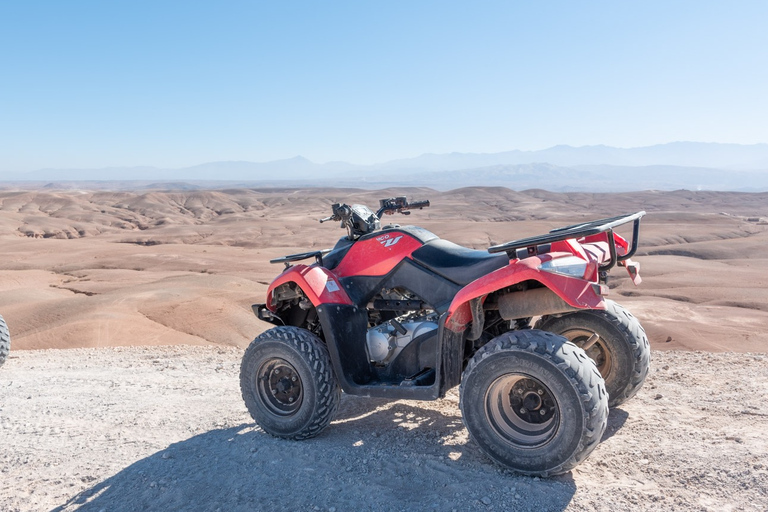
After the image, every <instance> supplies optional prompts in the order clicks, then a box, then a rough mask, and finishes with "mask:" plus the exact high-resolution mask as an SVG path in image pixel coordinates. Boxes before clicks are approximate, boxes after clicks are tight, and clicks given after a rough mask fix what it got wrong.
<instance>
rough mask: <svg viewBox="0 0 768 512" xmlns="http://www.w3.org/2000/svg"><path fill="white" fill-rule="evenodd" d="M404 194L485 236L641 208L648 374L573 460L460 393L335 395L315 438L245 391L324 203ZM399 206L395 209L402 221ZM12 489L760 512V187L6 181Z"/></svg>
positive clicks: (137, 502)
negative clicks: (261, 422) (283, 432)
mask: <svg viewBox="0 0 768 512" xmlns="http://www.w3.org/2000/svg"><path fill="white" fill-rule="evenodd" d="M394 195H408V196H409V197H412V198H415V199H430V200H431V201H432V205H433V206H432V207H430V208H428V209H425V210H423V211H417V212H414V213H413V214H412V215H411V216H410V217H397V218H392V220H393V221H396V222H399V223H402V224H405V223H413V224H417V225H420V226H423V227H425V228H427V229H429V230H431V231H433V232H435V233H437V234H439V235H441V236H442V237H443V238H447V239H450V240H452V241H454V242H456V243H460V244H463V245H466V246H469V247H474V248H485V247H487V246H488V245H491V244H496V243H501V242H504V241H507V240H511V239H515V238H521V237H524V236H529V235H534V234H539V233H542V232H545V231H547V230H549V229H552V228H555V227H559V226H561V225H566V224H571V223H574V222H577V221H583V220H591V219H594V218H600V217H608V216H613V215H616V214H619V213H629V212H634V211H638V210H646V211H647V212H648V215H647V216H646V217H645V218H644V219H643V222H642V227H641V246H640V250H639V251H638V254H637V256H636V257H635V259H636V260H638V261H640V263H641V265H642V268H641V275H642V276H643V280H644V281H643V283H642V284H641V285H640V286H639V287H635V286H634V285H633V284H632V283H631V281H630V280H629V279H628V278H627V276H626V275H622V274H621V272H620V269H615V270H614V271H613V272H612V274H611V275H612V280H611V281H610V283H609V284H610V286H611V298H613V299H614V300H616V301H617V302H620V303H622V304H623V305H625V306H626V307H628V308H629V309H630V310H631V311H632V312H633V313H634V314H635V315H636V316H637V317H638V318H639V319H640V321H641V322H642V323H643V325H644V326H645V328H646V330H647V332H648V334H649V338H650V340H651V346H652V351H653V362H652V370H651V374H650V376H649V379H648V381H647V382H646V385H645V387H644V388H643V389H642V390H641V392H640V393H639V395H638V396H637V397H635V398H634V399H632V400H631V401H630V402H628V403H627V404H625V405H623V406H621V407H619V408H617V409H615V410H613V411H612V412H611V417H610V421H609V429H608V431H606V434H605V436H604V440H603V443H601V445H600V446H599V447H598V449H597V450H596V451H595V452H594V453H593V454H592V455H591V456H590V457H589V459H587V461H586V462H585V463H583V464H582V465H580V466H579V467H578V468H577V469H575V470H574V471H572V472H571V473H569V474H568V475H564V476H561V477H557V478H553V479H549V480H540V479H534V478H528V477H520V476H516V475H513V474H511V473H509V472H507V471H505V470H503V469H500V468H499V467H498V466H495V465H494V464H493V463H491V462H490V461H489V460H488V459H486V458H485V457H484V456H483V455H482V454H481V453H480V452H479V450H478V449H477V448H476V447H475V446H474V445H473V443H472V442H471V441H469V440H468V438H467V433H466V431H465V430H464V428H463V426H462V424H461V419H460V414H459V411H458V395H457V394H456V392H455V390H454V392H452V393H450V394H449V395H448V396H447V397H446V398H445V399H443V400H440V401H438V402H434V403H417V402H407V401H397V402H386V401H378V400H361V399H356V398H354V397H346V396H345V397H344V399H343V400H342V410H341V413H340V415H339V417H338V418H337V419H336V421H335V422H333V423H332V424H331V426H330V427H329V428H328V429H327V430H326V431H325V432H324V433H323V434H322V435H321V436H320V437H318V438H316V439H314V440H310V441H307V442H302V443H289V442H285V441H278V440H276V439H273V438H270V437H269V436H267V435H265V434H263V433H262V432H260V431H259V430H258V429H256V428H255V427H254V426H253V423H252V421H251V420H250V418H249V416H248V415H247V413H246V411H245V408H244V406H243V404H242V400H241V399H240V396H239V390H238V385H237V370H238V365H239V359H240V357H241V355H242V350H243V348H244V347H245V346H246V345H247V344H248V343H249V342H250V340H251V339H252V338H253V337H254V336H255V335H257V334H258V333H260V332H261V331H262V330H264V329H265V327H266V326H265V325H264V324H263V323H262V322H260V321H259V320H257V319H256V318H255V317H254V316H253V314H252V312H251V309H250V305H251V304H252V303H254V302H258V301H260V300H262V297H263V296H264V292H265V290H266V287H267V284H268V283H269V281H270V280H271V279H272V278H273V277H274V276H275V275H276V274H277V273H278V272H279V270H280V267H279V266H275V265H270V264H269V263H268V260H269V259H270V258H274V257H276V256H280V255H283V254H288V253H293V252H302V251H305V250H308V249H321V248H326V247H330V246H332V245H333V244H334V243H335V241H336V240H337V239H338V238H339V237H340V236H342V234H343V232H342V231H341V230H339V229H338V227H337V226H334V225H331V224H323V225H322V226H321V225H319V224H318V223H317V219H319V218H321V217H324V216H326V215H328V214H329V211H330V210H329V205H330V204H331V203H333V202H349V203H353V202H354V203H363V204H368V205H369V206H375V205H377V204H378V199H379V198H382V197H388V196H394ZM388 220H389V219H388ZM0 241H1V242H2V259H0V291H1V292H2V293H0V314H2V315H3V316H4V317H5V319H6V321H7V322H8V325H9V327H10V330H11V336H12V349H11V356H10V358H9V359H8V361H7V362H6V363H5V365H4V366H3V367H2V368H0V447H2V448H1V449H0V472H1V473H2V476H1V477H0V508H2V509H3V510H72V509H78V508H82V509H84V510H173V509H188V510H222V511H226V510H274V509H278V508H280V509H282V508H291V509H296V510H337V511H342V510H352V509H355V510H453V509H455V510H485V509H487V510H502V509H511V508H514V509H519V510H566V509H568V510H616V509H632V510H660V509H661V510H766V509H768V466H766V462H765V461H766V460H768V443H767V442H766V441H765V435H764V432H765V431H766V430H768V406H766V405H765V404H766V403H768V355H766V354H767V353H768V334H767V332H768V305H767V304H768V300H766V299H768V291H766V284H767V283H766V280H768V256H767V255H766V253H765V248H766V247H767V246H768V244H767V242H768V194H742V193H717V192H691V191H676V192H654V191H646V192H638V193H625V194H585V193H570V194H568V193H561V194H555V193H550V192H545V191H542V190H529V191H524V192H516V191H512V190H509V189H505V188H466V189H458V190H453V191H449V192H436V191H434V190H430V189H389V190H383V191H362V190H355V189H330V188H329V189H233V190H210V191H166V190H150V191H141V192H108V191H87V190H83V191H78V190H66V191H64V190H48V189H37V190H13V189H0Z"/></svg>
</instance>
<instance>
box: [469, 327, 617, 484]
mask: <svg viewBox="0 0 768 512" xmlns="http://www.w3.org/2000/svg"><path fill="white" fill-rule="evenodd" d="M460 396H461V397H460V407H461V413H462V418H463V421H464V424H465V426H466V427H467V430H468V431H469V433H470V435H471V436H472V439H473V440H474V441H475V442H476V443H477V444H478V445H480V447H481V448H482V449H483V451H484V452H485V453H486V454H487V455H488V456H490V457H491V458H492V459H494V460H495V461H496V462H499V463H500V464H502V465H504V466H506V467H508V468H510V469H512V470H514V471H517V472H519V473H523V474H528V475H538V476H550V475H559V474H561V473H565V472H567V471H570V470H571V469H572V468H573V467H575V466H576V465H577V464H579V463H580V462H581V461H582V460H584V458H586V457H587V455H589V453H590V452H592V450H594V449H595V447H596V446H597V445H598V443H599V442H600V438H601V437H602V435H603V432H604V431H605V427H606V425H607V421H608V395H607V393H606V391H605V387H604V383H603V378H602V377H601V376H600V373H599V372H598V371H597V368H596V367H595V364H594V362H592V361H591V360H590V359H589V358H588V357H587V356H586V354H585V353H584V351H583V350H581V349H580V348H578V347H576V346H575V345H573V344H572V343H569V342H568V341H567V340H566V339H565V338H563V337H562V336H557V335H555V334H552V333H549V332H544V331H539V330H524V331H511V332H507V333H504V334H502V335H501V336H498V337H496V338H494V339H493V340H491V341H490V342H488V344H486V345H485V346H483V347H482V348H481V349H480V350H478V351H477V353H476V354H475V355H474V357H473V358H472V359H471V360H470V362H469V364H468V365H467V368H466V370H465V371H464V375H463V378H462V381H461V387H460Z"/></svg>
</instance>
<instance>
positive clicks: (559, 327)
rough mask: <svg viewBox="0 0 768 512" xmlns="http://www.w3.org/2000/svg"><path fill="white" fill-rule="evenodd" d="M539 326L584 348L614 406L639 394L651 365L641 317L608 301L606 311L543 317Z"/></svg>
mask: <svg viewBox="0 0 768 512" xmlns="http://www.w3.org/2000/svg"><path fill="white" fill-rule="evenodd" d="M536 328H537V329H542V330H544V331H549V332H553V333H555V334H559V335H561V336H565V337H566V338H567V339H568V341H571V342H572V343H574V344H576V345H578V346H580V347H582V348H584V351H585V352H586V353H587V355H588V356H589V357H590V358H591V359H592V360H593V361H595V364H596V365H597V369H598V370H599V371H600V374H601V375H602V376H603V378H604V379H605V388H606V390H607V391H608V405H609V406H610V407H616V406H617V405H620V404H622V403H624V402H626V401H627V400H629V399H630V398H632V397H633V396H635V394H637V392H638V391H639V390H640V388H641V387H642V385H643V382H645V377H646V376H647V375H648V370H649V368H650V364H651V347H650V344H649V343H648V337H647V336H646V334H645V330H644V329H643V327H642V326H641V325H640V322H638V320H637V318H635V317H634V316H632V313H630V312H629V311H627V310H626V309H624V308H623V307H621V306H620V305H618V304H616V303H615V302H613V301H612V300H606V301H605V310H604V311H603V310H597V309H595V310H584V311H578V312H575V313H568V314H566V315H562V316H559V317H552V316H549V317H543V318H542V319H541V320H539V322H537V324H536Z"/></svg>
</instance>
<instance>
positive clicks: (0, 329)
mask: <svg viewBox="0 0 768 512" xmlns="http://www.w3.org/2000/svg"><path fill="white" fill-rule="evenodd" d="M10 351H11V334H10V332H8V325H6V323H5V320H4V319H3V317H2V316H0V366H2V365H3V363H4V362H5V360H6V359H7V358H8V353H9V352H10Z"/></svg>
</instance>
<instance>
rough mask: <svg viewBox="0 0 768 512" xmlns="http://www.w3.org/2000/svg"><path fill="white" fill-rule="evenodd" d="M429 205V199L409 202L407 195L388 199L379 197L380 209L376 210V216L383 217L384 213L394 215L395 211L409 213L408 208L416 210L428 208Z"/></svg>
mask: <svg viewBox="0 0 768 512" xmlns="http://www.w3.org/2000/svg"><path fill="white" fill-rule="evenodd" d="M427 206H429V201H414V202H412V203H409V202H408V199H407V198H406V197H405V196H398V197H388V198H386V199H379V211H377V212H376V216H377V217H378V218H379V219H381V216H382V215H385V214H386V215H392V214H393V213H395V212H399V213H402V214H403V215H409V214H410V212H409V211H408V210H415V209H417V208H418V209H419V210H421V209H422V208H426V207H427Z"/></svg>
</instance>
